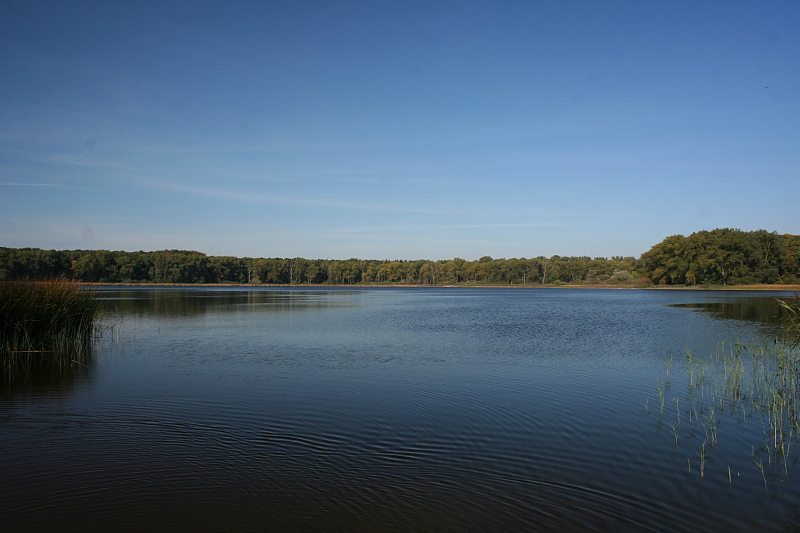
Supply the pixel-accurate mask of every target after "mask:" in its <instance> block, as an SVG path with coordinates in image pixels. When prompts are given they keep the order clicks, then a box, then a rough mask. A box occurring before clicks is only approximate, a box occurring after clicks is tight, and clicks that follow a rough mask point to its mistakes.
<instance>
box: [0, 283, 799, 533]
mask: <svg viewBox="0 0 800 533" xmlns="http://www.w3.org/2000/svg"><path fill="white" fill-rule="evenodd" d="M99 294H100V296H101V297H102V298H103V299H104V302H105V305H106V306H107V308H108V310H109V318H110V320H112V321H114V322H115V323H116V324H117V327H116V331H115V335H114V336H113V338H106V339H105V340H102V341H99V342H98V343H97V345H96V346H95V347H94V354H93V361H92V363H91V364H90V365H89V366H88V367H81V368H76V369H75V370H74V372H72V373H71V374H70V375H69V376H66V377H65V376H57V377H53V376H44V377H40V378H39V379H27V380H23V381H20V382H14V383H11V384H9V383H6V384H5V385H4V388H3V390H2V395H1V396H0V466H1V467H2V468H1V469H0V490H1V491H2V492H1V493H2V494H3V498H2V500H0V529H2V530H4V531H6V530H7V531H53V530H57V531H108V530H109V529H112V528H113V529H114V530H115V531H176V530H186V531H511V530H523V531H524V530H527V531H612V530H613V531H772V530H774V531H781V530H785V528H786V527H787V524H789V523H790V522H791V521H792V520H793V519H794V518H796V515H797V510H796V509H797V504H798V503H799V502H800V500H799V499H798V493H799V492H798V488H800V487H798V486H797V483H796V482H795V481H794V480H793V478H792V477H791V476H784V478H783V479H781V480H780V481H778V482H776V483H773V484H770V486H768V487H767V488H766V489H765V487H764V482H763V479H762V476H761V472H760V471H759V469H758V468H757V467H755V466H754V465H753V463H752V458H751V456H750V453H749V452H748V453H742V452H741V448H742V447H743V446H745V444H746V443H747V442H749V440H748V439H749V438H750V437H751V436H752V435H751V433H752V431H754V430H753V429H752V425H750V426H746V427H741V426H739V425H737V424H736V423H735V422H733V421H730V423H728V422H725V423H723V424H722V425H721V426H720V441H721V444H720V446H719V449H718V450H716V451H715V454H714V456H713V458H712V459H710V460H709V461H708V464H707V465H706V472H705V476H704V477H703V478H700V476H699V474H698V471H697V468H696V467H695V469H694V470H691V471H690V467H691V464H692V461H693V458H695V449H694V448H693V447H692V446H690V445H681V446H678V447H676V446H675V442H674V440H673V439H672V436H671V435H670V434H669V433H668V432H666V431H664V429H663V426H662V427H659V425H658V424H657V419H656V415H655V414H654V413H653V409H652V405H653V402H654V400H655V397H656V394H655V385H656V379H657V378H663V377H664V372H665V365H664V361H665V360H666V359H667V358H670V357H671V358H673V360H674V361H675V362H676V363H675V364H676V370H673V379H672V381H673V382H672V394H673V396H680V394H682V392H681V391H682V387H683V386H684V384H683V383H682V382H681V378H680V373H679V372H678V370H679V367H680V364H681V361H682V360H683V359H684V354H685V352H686V350H687V349H690V350H692V351H693V352H696V353H710V352H713V351H714V350H715V349H716V346H717V343H718V342H719V341H727V342H729V343H730V342H735V341H736V340H739V341H742V342H760V341H763V340H764V338H765V337H768V336H769V334H770V332H771V331H773V329H774V323H773V322H771V321H770V320H760V321H759V320H751V319H750V318H752V317H750V316H748V314H747V313H748V312H747V311H741V312H740V311H737V316H725V315H724V313H722V314H720V313H719V312H714V309H716V308H714V306H717V307H719V306H720V305H723V306H728V307H727V308H729V309H730V306H731V305H732V304H735V305H736V306H738V307H737V308H736V309H737V310H740V309H746V308H749V307H753V308H756V309H762V310H763V309H765V306H767V305H769V304H767V303H765V302H767V300H769V299H770V298H772V297H773V296H774V295H765V294H763V293H758V294H756V293H746V292H725V293H710V292H690V291H685V292H684V291H680V292H677V291H669V292H666V291H633V290H590V289H587V290H563V289H462V288H458V289H446V288H441V289H435V288H430V289H411V288H387V289H361V290H358V289H353V290H344V289H327V290H322V289H302V288H292V289H271V288H263V289H242V288H194V287H189V288H135V289H131V288H107V289H102V290H100V291H99ZM782 296H787V295H782ZM704 306H705V307H704ZM708 306H711V307H708ZM748 306H749V307H748ZM708 309H710V310H711V312H708ZM756 314H757V315H758V316H759V317H762V316H765V312H761V311H759V312H757V313H756ZM767 314H768V313H767ZM770 328H773V329H770ZM646 403H648V405H649V408H648V409H646V408H645V404H646ZM648 413H649V414H648ZM723 437H724V438H723ZM689 440H690V443H691V439H689ZM748 449H749V448H748ZM687 459H688V461H687ZM694 460H696V458H695V459H694ZM728 467H731V468H732V469H733V477H734V479H732V480H731V479H729V477H728V473H727V472H728V470H727V469H728Z"/></svg>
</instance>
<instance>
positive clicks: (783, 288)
mask: <svg viewBox="0 0 800 533" xmlns="http://www.w3.org/2000/svg"><path fill="white" fill-rule="evenodd" d="M76 284H77V285H80V286H88V287H251V288H259V287H282V288H295V287H296V288H325V287H330V288H339V289H341V288H352V289H358V288H372V289H376V288H377V289H379V288H397V287H399V288H426V289H427V288H430V289H436V288H439V289H461V288H463V289H632V290H666V291H758V292H769V291H773V292H776V291H778V292H800V285H765V284H757V285H692V286H686V285H650V286H647V287H637V286H635V285H605V284H592V285H588V284H558V285H554V284H548V285H544V284H541V283H526V284H502V285H500V284H492V283H487V284H457V285H452V284H451V285H414V284H403V283H391V284H376V283H365V284H355V285H347V284H329V283H311V284H307V283H303V284H300V283H296V284H291V285H288V284H285V283H283V284H282V283H121V282H117V283H100V282H83V281H81V282H76Z"/></svg>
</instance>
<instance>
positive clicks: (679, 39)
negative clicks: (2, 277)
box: [0, 0, 800, 259]
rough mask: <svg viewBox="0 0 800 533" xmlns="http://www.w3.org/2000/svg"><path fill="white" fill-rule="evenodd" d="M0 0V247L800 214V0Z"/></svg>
mask: <svg viewBox="0 0 800 533" xmlns="http://www.w3.org/2000/svg"><path fill="white" fill-rule="evenodd" d="M0 11H1V12H2V16H0V80H2V81H0V246H11V247H24V246H34V247H42V248H48V249H49V248H55V249H75V248H83V249H99V248H104V249H112V250H140V249H142V250H156V249H164V248H178V249H193V250H199V251H202V252H206V253H208V254H214V255H237V256H260V257H276V256H279V257H295V256H301V257H308V258H335V259H344V258H349V257H359V258H370V259H384V258H389V259H418V258H425V259H448V258H453V257H456V256H458V257H463V258H465V259H476V258H478V257H480V256H483V255H490V256H492V257H507V258H509V257H535V256H539V255H544V256H551V255H554V254H559V255H590V256H612V255H633V256H638V255H640V254H641V253H643V252H645V251H647V250H648V249H649V248H650V247H651V246H652V245H653V244H655V243H657V242H659V241H661V240H662V239H663V238H664V237H666V236H668V235H674V234H678V233H681V234H684V235H688V234H690V233H692V232H694V231H699V230H703V229H714V228H717V227H736V228H740V229H743V230H755V229H767V230H769V231H778V232H780V233H795V234H800V216H799V215H798V214H797V204H798V199H800V172H799V171H800V121H798V118H800V113H799V111H800V3H798V2H731V1H724V2H686V3H682V2H594V1H593V2H520V3H516V2H500V3H498V2H485V3H484V2H452V3H439V2H420V3H413V2H387V3H385V2H375V1H370V2H364V3H358V2H299V1H298V2H191V3H188V2H170V1H159V2H152V3H149V2H119V3H114V2H98V3H94V2H63V1H60V2H38V1H31V0H27V1H24V2H18V1H14V0H11V1H8V0H7V1H5V2H3V5H2V7H0Z"/></svg>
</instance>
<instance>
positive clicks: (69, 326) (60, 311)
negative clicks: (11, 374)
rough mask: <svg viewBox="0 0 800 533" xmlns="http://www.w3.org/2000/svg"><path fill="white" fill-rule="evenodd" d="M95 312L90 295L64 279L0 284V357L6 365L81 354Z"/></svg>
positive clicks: (85, 347) (95, 308) (97, 309)
mask: <svg viewBox="0 0 800 533" xmlns="http://www.w3.org/2000/svg"><path fill="white" fill-rule="evenodd" d="M99 312H100V306H99V303H98V302H97V300H96V299H95V298H94V297H93V296H92V293H91V292H89V291H87V290H84V289H82V288H80V287H79V286H78V285H77V284H75V283H73V282H70V281H67V280H64V279H53V280H46V281H30V280H23V281H3V282H0V355H2V357H3V358H4V359H5V361H6V363H8V361H9V360H10V359H13V358H15V357H16V358H18V357H19V356H21V355H25V354H34V353H52V354H57V353H69V354H73V355H74V354H81V353H83V352H85V351H87V350H88V345H89V341H90V339H91V337H92V334H93V332H94V329H95V326H96V321H97V318H98V315H99ZM73 359H74V357H73Z"/></svg>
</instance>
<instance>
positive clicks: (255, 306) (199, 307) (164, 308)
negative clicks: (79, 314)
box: [95, 287, 362, 317]
mask: <svg viewBox="0 0 800 533" xmlns="http://www.w3.org/2000/svg"><path fill="white" fill-rule="evenodd" d="M95 292H96V294H97V295H98V297H99V299H100V300H101V301H103V302H104V304H105V306H106V308H107V309H109V310H111V311H112V312H113V313H115V314H120V315H126V314H133V315H136V314H140V315H147V314H149V315H153V316H165V317H186V316H192V315H202V314H205V313H210V312H226V311H227V312H233V311H255V312H263V311H276V312H283V311H286V310H291V309H313V308H339V307H348V306H351V305H356V303H355V301H348V300H355V299H356V298H357V297H358V296H359V293H360V292H362V291H336V292H334V291H318V290H317V291H315V290H283V291H275V290H263V289H262V290H255V289H254V290H231V289H229V288H219V289H197V288H194V287H175V288H149V289H147V288H145V289H119V290H113V289H112V290H107V289H106V290H103V289H98V290H96V291H95Z"/></svg>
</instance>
